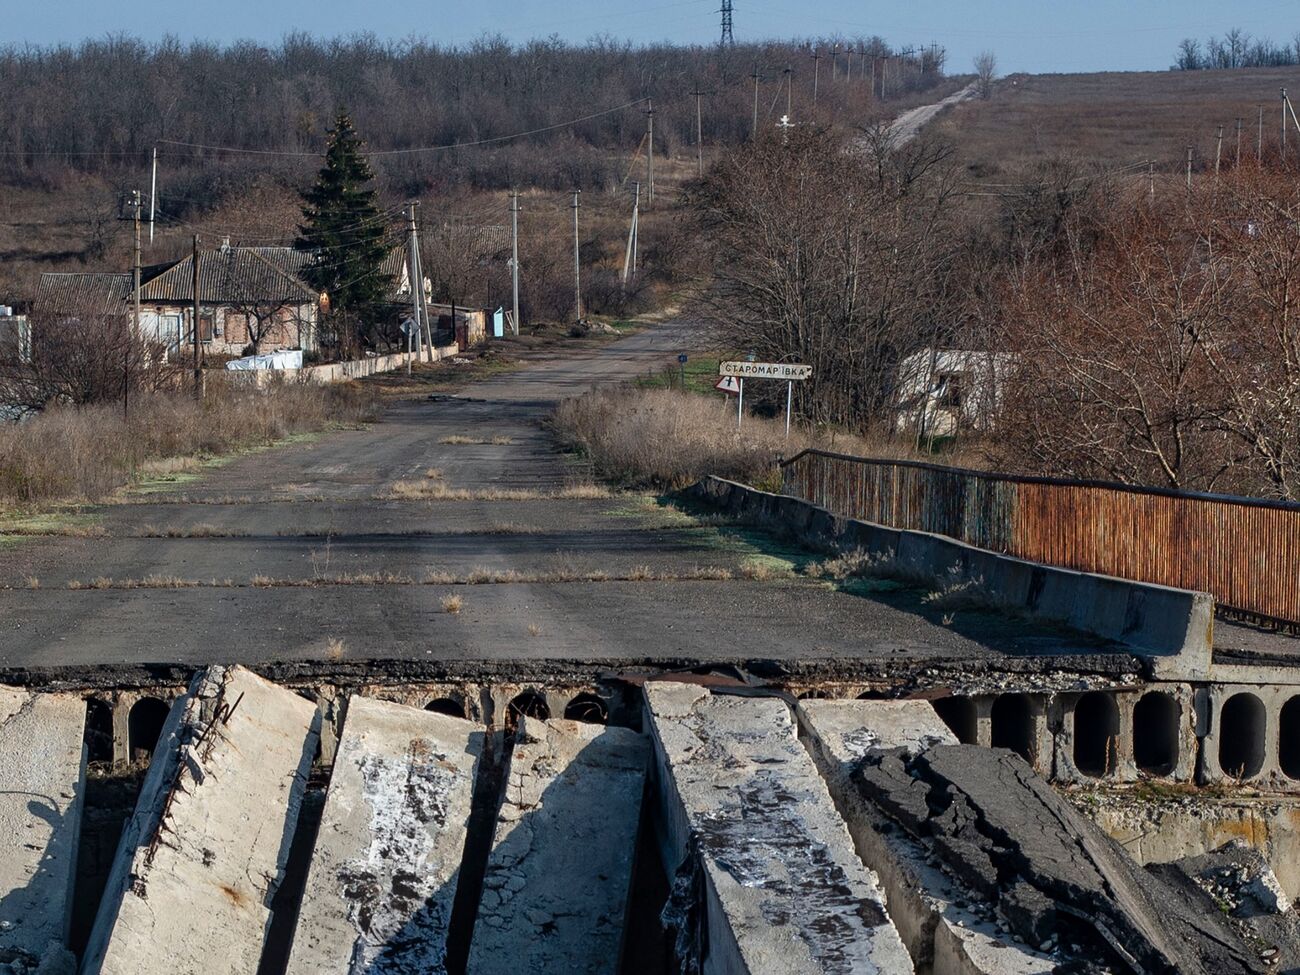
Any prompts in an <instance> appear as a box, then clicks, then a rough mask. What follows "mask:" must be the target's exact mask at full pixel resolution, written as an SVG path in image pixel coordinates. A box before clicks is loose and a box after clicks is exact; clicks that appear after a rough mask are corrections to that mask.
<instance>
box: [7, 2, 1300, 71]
mask: <svg viewBox="0 0 1300 975" xmlns="http://www.w3.org/2000/svg"><path fill="white" fill-rule="evenodd" d="M719 5H720V0H644V2H637V0H565V2H557V0H472V2H467V0H440V2H436V3H432V4H417V3H388V4H383V3H374V2H369V3H363V2H360V0H221V2H220V3H218V4H211V3H199V4H190V3H178V2H176V0H117V2H106V0H44V2H20V0H13V2H12V3H7V4H5V7H6V8H7V9H6V10H5V16H4V26H3V28H0V43H4V42H8V43H13V44H18V45H22V44H52V43H74V42H76V41H78V40H81V39H82V38H85V37H95V36H103V35H105V34H109V33H117V32H126V33H129V34H134V35H137V36H140V37H144V38H146V39H156V38H158V37H160V36H162V35H163V34H164V33H170V34H173V35H175V36H177V37H179V38H180V39H182V40H189V39H191V38H202V39H206V40H213V41H231V40H236V39H241V38H248V39H252V40H255V41H261V42H268V43H269V42H274V41H276V40H277V39H279V38H280V37H281V36H282V35H283V34H285V33H286V32H288V31H291V30H306V31H309V32H311V33H313V34H317V35H324V36H333V35H338V34H349V33H354V32H357V31H370V32H372V33H374V34H376V35H378V36H380V37H382V38H403V37H407V36H410V35H421V36H424V37H427V38H429V39H431V40H435V41H438V42H439V43H443V44H463V43H465V42H468V41H471V40H473V39H474V38H475V37H477V36H479V35H481V34H483V33H485V32H487V33H492V32H499V33H501V34H503V35H505V36H506V37H507V38H509V39H510V40H512V41H524V40H527V39H529V38H531V37H539V36H547V35H550V34H558V35H559V36H561V37H563V38H565V39H567V40H571V41H583V40H586V39H587V38H589V37H591V36H593V35H596V34H609V35H612V36H614V37H618V38H627V39H629V40H632V41H634V42H645V41H659V40H668V41H674V42H678V43H708V42H711V41H713V40H714V39H715V38H716V37H717V33H718V20H719V18H718V14H717V9H718V7H719ZM734 5H735V35H736V40H737V41H741V40H758V39H763V38H770V37H781V38H787V37H808V36H830V35H835V34H842V35H845V36H856V35H859V34H862V35H870V34H879V35H881V36H882V37H884V38H885V39H886V40H887V41H889V42H890V43H892V44H897V45H907V44H922V43H924V44H929V43H930V42H931V41H935V42H938V43H940V44H943V45H944V46H946V47H947V49H948V52H949V65H950V70H953V71H965V70H969V67H970V62H971V58H972V57H973V56H974V55H975V53H976V52H978V51H980V50H984V49H988V50H992V51H993V52H995V53H996V54H997V56H998V63H999V69H1000V70H1001V71H1002V72H1003V73H1005V72H1010V71H1031V72H1043V71H1098V70H1144V69H1153V70H1162V69H1164V68H1167V67H1168V66H1169V65H1170V63H1171V62H1172V60H1173V56H1174V48H1175V46H1176V45H1177V43H1178V41H1179V40H1181V39H1182V38H1183V37H1187V36H1194V37H1197V38H1201V39H1203V38H1204V37H1205V36H1207V35H1209V34H1221V33H1222V32H1223V31H1225V30H1227V29H1228V28H1230V27H1234V26H1236V27H1241V28H1243V29H1245V30H1246V31H1248V32H1249V33H1251V34H1252V35H1258V36H1266V37H1269V38H1271V39H1272V40H1274V41H1277V42H1279V43H1285V42H1288V41H1290V40H1291V38H1292V37H1293V36H1294V35H1295V34H1296V33H1297V32H1300V3H1297V2H1296V0H1291V2H1289V3H1278V2H1276V0H1075V2H1065V0H1007V2H993V0H912V2H910V3H900V2H896V0H895V2H889V3H886V2H880V0H857V2H853V0H734Z"/></svg>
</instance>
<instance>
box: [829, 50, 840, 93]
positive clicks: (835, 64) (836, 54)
mask: <svg viewBox="0 0 1300 975" xmlns="http://www.w3.org/2000/svg"><path fill="white" fill-rule="evenodd" d="M839 66H840V46H839V45H838V44H836V45H835V46H834V47H833V48H831V84H835V76H836V73H837V70H838V68H839Z"/></svg>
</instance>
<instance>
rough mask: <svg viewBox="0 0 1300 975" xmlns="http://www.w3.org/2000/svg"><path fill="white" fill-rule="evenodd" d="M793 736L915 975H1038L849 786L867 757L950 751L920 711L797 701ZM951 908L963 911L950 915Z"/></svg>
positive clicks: (1029, 960) (923, 854) (1047, 962)
mask: <svg viewBox="0 0 1300 975" xmlns="http://www.w3.org/2000/svg"><path fill="white" fill-rule="evenodd" d="M796 710H797V713H798V717H799V727H800V731H801V734H802V736H803V737H804V739H805V742H806V743H807V745H808V749H809V751H810V752H811V753H812V755H813V758H814V759H815V761H816V762H817V765H818V768H820V769H821V772H822V775H823V776H824V777H825V779H826V783H827V785H828V786H829V787H830V792H831V796H832V797H833V798H834V800H835V805H836V807H837V808H838V809H839V811H840V813H841V815H842V816H843V817H844V820H845V822H846V823H847V824H848V828H849V834H850V835H851V836H852V837H853V843H854V846H855V847H856V848H857V851H858V854H859V855H860V856H861V857H862V861H863V863H865V864H866V865H867V866H868V867H869V868H871V869H872V870H874V871H875V872H876V874H877V875H878V876H879V877H880V881H881V884H882V886H883V887H884V890H885V896H886V900H887V903H888V904H889V916H890V918H891V919H892V920H893V922H894V924H895V925H896V926H897V928H898V932H899V934H900V935H901V936H902V939H903V943H904V944H905V945H906V946H907V950H908V952H909V953H910V954H911V956H912V961H913V962H914V963H915V965H916V969H917V971H918V972H922V973H939V972H942V973H944V975H1031V973H1032V975H1039V973H1042V975H1045V973H1048V972H1051V971H1053V970H1054V968H1055V964H1056V963H1055V962H1054V961H1053V960H1052V959H1051V958H1049V957H1048V956H1046V955H1043V954H1039V953H1038V952H1034V951H1031V950H1029V949H1027V948H1025V947H1024V946H1023V945H1017V944H1015V943H1014V942H1012V941H1011V940H1010V939H1009V938H1007V937H1005V936H1003V935H1002V934H1001V932H999V930H998V929H997V927H996V925H994V924H991V923H989V922H988V921H985V920H983V919H981V918H980V917H979V916H978V915H976V914H975V913H974V912H972V911H968V910H966V909H965V907H964V903H965V901H964V899H963V898H962V896H961V894H960V893H959V892H958V891H957V889H956V888H954V887H953V885H952V883H951V881H950V880H949V879H948V877H947V876H946V875H945V874H944V872H943V870H942V869H940V868H939V867H938V866H937V865H932V864H931V863H930V862H929V855H928V853H927V851H925V850H924V849H922V848H921V846H920V845H919V844H918V843H916V842H915V841H913V840H912V839H910V838H909V837H908V836H907V835H906V834H905V833H904V832H903V831H902V830H899V829H897V828H894V826H893V825H892V824H891V823H889V821H888V817H886V816H885V815H884V814H883V813H882V812H881V811H880V810H879V809H878V808H877V807H876V806H875V804H874V803H872V802H871V801H870V800H868V799H866V798H865V797H864V796H863V795H862V794H861V792H860V791H859V789H858V788H857V787H856V786H855V785H854V784H853V782H852V781H851V778H850V773H851V772H852V770H853V768H854V766H855V765H856V764H857V763H858V762H859V761H860V760H861V759H863V758H864V757H865V756H867V755H869V754H871V753H872V752H873V751H875V750H877V749H891V748H902V749H904V750H905V751H907V752H908V753H909V754H915V753H916V752H918V751H921V750H924V749H926V748H929V747H931V746H932V745H935V744H956V743H957V739H956V737H954V736H953V734H952V732H951V731H949V730H948V727H947V725H945V724H944V723H943V722H942V721H941V720H940V719H939V716H938V715H937V714H935V712H934V708H932V707H931V706H930V704H929V703H928V702H926V701H813V700H808V701H800V702H799V704H798V707H797V708H796ZM959 903H960V904H961V905H963V906H958V905H959Z"/></svg>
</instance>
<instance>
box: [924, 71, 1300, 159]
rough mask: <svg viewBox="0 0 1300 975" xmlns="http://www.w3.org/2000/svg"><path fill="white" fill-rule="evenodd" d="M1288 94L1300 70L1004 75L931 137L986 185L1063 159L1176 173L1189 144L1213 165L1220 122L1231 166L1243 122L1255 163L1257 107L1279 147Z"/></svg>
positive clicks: (1267, 141) (1269, 142)
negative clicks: (1283, 98) (953, 150)
mask: <svg viewBox="0 0 1300 975" xmlns="http://www.w3.org/2000/svg"><path fill="white" fill-rule="evenodd" d="M1284 87H1289V88H1292V89H1297V88H1300V68H1249V69H1242V70H1235V71H1148V72H1106V73H1099V74H1051V75H1010V76H1008V77H1007V78H1004V79H1003V80H1001V81H999V82H998V83H997V86H996V88H995V90H994V94H993V97H992V98H991V99H989V100H987V101H978V100H972V101H969V102H965V103H963V104H961V105H959V106H957V107H955V108H954V109H952V110H951V111H949V112H947V113H946V114H945V115H943V116H942V117H941V118H939V119H938V120H937V121H936V122H935V123H934V124H933V125H932V126H931V127H930V128H929V130H928V132H929V134H931V135H934V136H938V137H940V138H943V139H946V140H948V141H951V142H952V143H954V144H955V145H956V147H957V151H958V156H959V159H960V160H961V161H962V163H963V164H964V165H965V167H966V169H967V172H968V175H969V176H970V177H971V178H972V179H974V180H977V181H979V180H985V181H987V182H988V183H990V184H992V183H996V182H998V181H1001V180H1006V179H1014V178H1015V177H1016V176H1017V175H1018V174H1021V173H1023V172H1025V171H1026V170H1027V169H1029V168H1030V167H1032V166H1033V165H1034V164H1035V163H1038V162H1041V161H1043V160H1047V159H1051V158H1054V157H1058V156H1062V155H1065V156H1074V157H1077V158H1079V159H1080V160H1082V161H1093V160H1095V161H1098V162H1100V163H1102V164H1104V165H1105V166H1107V167H1108V168H1118V167H1123V166H1127V165H1131V164H1134V163H1143V162H1145V161H1146V160H1148V159H1150V160H1153V161H1154V162H1155V164H1156V170H1157V172H1166V173H1170V172H1182V170H1183V166H1184V165H1185V164H1186V152H1187V147H1188V146H1193V147H1194V148H1195V151H1196V160H1197V165H1205V164H1206V163H1207V162H1208V164H1209V165H1211V166H1212V165H1213V162H1214V148H1215V130H1216V128H1217V127H1218V126H1219V125H1222V126H1223V127H1224V137H1223V156H1224V160H1225V162H1226V161H1229V160H1231V159H1232V158H1233V156H1234V154H1235V152H1236V134H1235V132H1236V122H1235V120H1236V118H1237V117H1239V116H1240V117H1241V118H1243V119H1244V122H1243V126H1244V131H1243V134H1242V157H1243V158H1246V157H1247V156H1253V154H1254V151H1255V141H1256V126H1257V122H1258V112H1259V108H1260V106H1263V108H1264V145H1265V149H1266V151H1267V149H1268V147H1269V146H1276V144H1277V141H1278V130H1279V125H1280V119H1281V109H1280V102H1279V97H1278V94H1279V89H1280V88H1284ZM1290 135H1291V136H1292V137H1295V135H1296V133H1295V132H1294V130H1292V132H1291V133H1290ZM1142 175H1145V174H1144V173H1143V174H1142ZM1139 178H1140V177H1139Z"/></svg>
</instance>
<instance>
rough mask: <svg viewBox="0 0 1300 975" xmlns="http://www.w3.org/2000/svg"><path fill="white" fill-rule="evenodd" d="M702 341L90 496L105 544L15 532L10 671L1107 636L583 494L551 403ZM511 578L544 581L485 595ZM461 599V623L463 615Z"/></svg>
mask: <svg viewBox="0 0 1300 975" xmlns="http://www.w3.org/2000/svg"><path fill="white" fill-rule="evenodd" d="M698 345H699V339H698V335H697V326H696V324H695V323H694V322H692V321H690V320H688V319H678V320H674V321H670V322H665V323H662V324H659V325H655V326H652V327H650V328H647V329H646V330H644V331H642V332H639V333H637V334H634V335H632V336H629V337H626V338H621V339H618V340H616V341H612V342H610V343H608V344H606V345H604V346H601V347H598V348H594V349H592V348H587V349H582V350H578V351H573V352H570V353H568V354H562V353H550V354H547V355H545V356H539V357H536V358H533V359H531V360H528V362H527V364H526V365H525V366H524V367H523V368H520V369H518V370H516V371H513V372H510V373H506V374H501V375H497V376H495V377H492V378H490V379H486V380H483V381H480V382H476V383H473V384H470V385H467V386H465V387H464V389H463V391H462V392H461V393H460V394H458V395H454V396H450V397H438V398H433V399H428V400H405V401H398V402H395V403H394V404H393V405H392V406H391V408H390V409H389V410H388V411H387V412H386V414H385V415H384V416H383V417H382V419H380V420H379V421H378V422H376V423H375V424H373V425H371V426H370V427H368V428H367V429H363V430H344V431H337V432H333V433H329V434H326V435H324V436H322V437H320V438H318V439H315V440H314V441H312V442H308V443H298V444H293V445H289V446H285V447H281V448H277V449H274V450H269V451H264V452H260V453H256V454H250V455H247V456H244V457H241V458H239V459H236V460H234V461H232V462H230V463H228V464H226V465H224V466H221V467H219V468H215V469H213V470H211V471H209V472H207V473H206V474H205V475H204V476H203V477H202V478H201V479H200V480H198V481H194V482H191V483H187V484H183V485H177V486H176V487H175V488H174V489H170V490H166V491H161V492H156V493H151V494H149V495H148V496H136V497H134V498H131V499H129V501H128V502H127V503H119V504H112V505H103V506H99V507H97V508H94V509H91V512H90V513H91V514H92V515H93V522H94V525H95V529H94V530H95V531H96V532H99V534H94V535H90V536H88V537H48V538H35V539H30V540H25V541H22V542H20V543H17V544H8V545H5V546H4V547H2V548H0V585H2V586H4V587H5V588H3V589H0V666H3V667H59V666H75V667H84V666H93V665H115V664H117V665H120V664H140V663H185V664H199V663H210V662H222V663H245V664H266V663H272V662H279V661H306V660H317V659H322V657H323V656H324V655H325V654H326V653H327V648H328V647H329V646H331V644H333V646H334V647H335V649H334V651H333V653H334V654H337V653H339V652H340V651H339V650H338V645H339V643H341V644H342V648H343V649H342V651H341V652H342V653H343V654H344V655H345V656H346V657H347V658H349V659H353V660H378V659H406V660H412V661H415V660H420V661H474V660H483V661H501V660H512V659H513V660H524V659H527V660H531V661H543V660H546V659H550V658H554V659H567V660H583V659H589V660H597V659H601V660H605V659H608V660H620V659H628V660H633V659H635V660H639V661H646V660H650V661H653V660H655V659H665V660H666V659H674V660H680V659H682V658H687V659H698V660H700V661H723V660H728V661H730V660H738V659H753V658H766V659H774V660H789V661H792V662H793V661H799V662H807V661H816V660H835V659H859V658H864V657H870V658H872V659H875V660H879V661H895V660H897V661H898V662H899V663H900V664H903V663H906V662H915V661H926V660H953V659H958V660H960V659H975V658H983V659H988V658H990V657H997V656H1000V655H1003V654H1012V655H1039V654H1042V655H1053V654H1057V653H1062V652H1070V651H1072V650H1077V649H1095V644H1090V643H1088V642H1087V641H1086V640H1084V639H1083V638H1079V637H1076V636H1072V635H1070V634H1063V633H1061V632H1059V631H1055V630H1049V629H1039V628H1034V627H1032V626H1029V625H1027V624H1025V623H1023V622H1016V621H1012V620H1008V619H1004V618H1002V617H997V616H993V615H991V614H985V613H977V612H961V613H957V614H955V615H952V616H949V615H945V614H943V613H940V612H937V611H934V610H931V609H929V608H927V606H926V605H924V604H923V603H922V602H921V594H920V593H915V592H907V591H884V589H887V588H888V587H884V589H882V591H879V592H870V591H867V592H859V593H858V594H851V593H849V592H845V591H841V590H840V589H838V588H836V587H834V586H832V585H830V584H828V583H826V582H824V581H821V580H817V579H813V578H809V577H806V576H804V575H801V574H799V573H797V572H796V573H794V574H793V575H787V576H786V577H777V578H745V577H744V576H745V574H746V566H748V565H751V564H753V563H754V562H755V561H763V562H767V563H768V564H772V561H773V560H776V562H777V564H793V565H795V566H796V567H797V566H799V565H800V564H801V563H802V562H804V561H806V560H807V559H809V558H812V557H813V556H811V555H810V554H808V553H798V552H791V551H790V550H788V549H787V548H786V547H785V546H784V545H783V544H782V543H780V542H779V541H777V540H776V539H772V538H770V537H768V536H764V535H762V534H761V533H758V532H754V531H747V530H743V529H729V528H727V527H725V526H724V527H721V528H719V527H717V526H712V525H699V524H696V523H694V522H693V520H692V519H691V518H690V517H688V516H685V515H683V514H682V513H680V512H678V511H677V510H676V509H673V508H671V507H666V506H664V505H663V504H662V503H659V502H657V501H656V499H653V498H648V497H644V496H640V495H625V494H612V495H611V496H609V497H566V496H564V489H565V488H566V487H568V486H572V485H574V484H576V483H582V482H585V480H586V475H585V472H584V470H583V469H582V465H581V464H579V463H577V462H576V461H575V460H574V459H573V458H572V457H569V456H566V455H564V454H563V453H561V452H560V451H559V450H558V449H557V447H556V445H555V443H554V441H553V439H552V437H551V435H550V433H549V432H548V430H547V429H546V427H545V424H544V421H545V419H546V417H547V416H548V415H549V413H550V410H551V409H552V407H553V406H554V404H555V403H556V402H557V401H558V400H560V399H562V398H564V397H566V396H573V395H578V394H580V393H582V392H583V391H584V390H585V389H587V388H588V387H590V386H592V385H596V384H600V383H609V382H620V381H624V380H627V379H629V378H632V377H635V376H637V375H643V374H645V373H647V372H657V371H658V370H659V369H660V368H661V367H662V366H663V365H665V364H667V363H672V362H675V361H676V356H677V354H678V353H679V352H681V351H684V350H686V351H689V350H690V349H692V348H694V347H698ZM448 437H468V438H471V439H474V440H476V441H482V442H475V443H470V444H464V443H461V444H454V443H443V442H441V441H444V440H445V439H446V438H448ZM493 440H496V441H498V442H495V443H493V442H491V441H493ZM430 469H436V470H437V471H438V472H440V476H439V477H436V478H430V477H429V476H428V472H429V471H430ZM434 481H437V482H438V483H439V484H442V485H445V486H446V487H447V488H448V489H450V490H451V491H453V492H462V491H464V492H469V493H470V494H471V497H470V498H468V499H464V500H448V499H437V498H435V499H430V498H424V497H414V498H405V497H398V496H395V489H394V485H397V484H399V482H414V483H416V484H426V485H427V484H429V483H431V482H434ZM501 492H507V495H506V497H507V500H491V498H492V497H493V496H496V495H500V494H501ZM520 492H527V494H525V495H523V496H520V494H519V493H520ZM509 573H518V574H519V575H520V576H522V577H523V578H524V580H525V581H495V582H484V583H481V584H475V585H471V584H467V582H468V581H470V580H472V579H474V578H482V577H484V576H488V577H492V576H495V577H497V578H500V577H503V576H505V577H507V578H508V574H509ZM602 574H603V575H605V576H608V577H609V578H608V579H604V580H601V579H600V576H601V575H602ZM728 574H730V575H731V576H733V578H730V579H726V578H713V577H711V576H725V575H728ZM592 575H595V576H596V578H597V581H591V580H589V579H588V578H587V577H588V576H592ZM373 577H382V578H383V579H386V580H388V581H387V582H380V583H376V582H374V581H368V580H372V579H373ZM31 579H36V580H38V581H39V585H38V586H36V587H34V588H32V587H31V586H32V583H31V582H30V581H29V580H31ZM150 580H152V581H150ZM160 580H161V581H162V582H166V581H179V582H182V583H185V585H184V586H183V587H179V588H167V587H165V586H163V585H162V584H161V583H160ZM255 583H256V584H255ZM345 583H346V584H345ZM452 593H455V594H457V595H460V596H461V597H462V606H461V609H460V612H458V613H449V612H446V611H444V608H443V601H444V599H445V598H446V597H447V596H448V595H449V594H452Z"/></svg>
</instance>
